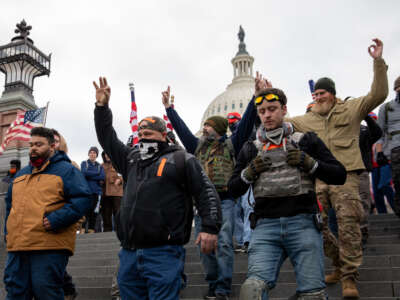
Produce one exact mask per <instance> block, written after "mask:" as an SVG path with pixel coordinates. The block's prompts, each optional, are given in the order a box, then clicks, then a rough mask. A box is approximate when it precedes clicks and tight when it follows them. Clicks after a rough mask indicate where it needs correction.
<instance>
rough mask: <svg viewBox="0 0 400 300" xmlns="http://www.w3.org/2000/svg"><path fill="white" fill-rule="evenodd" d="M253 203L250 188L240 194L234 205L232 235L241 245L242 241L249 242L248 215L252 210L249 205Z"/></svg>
mask: <svg viewBox="0 0 400 300" xmlns="http://www.w3.org/2000/svg"><path fill="white" fill-rule="evenodd" d="M249 202H250V203H254V196H253V192H252V190H251V188H249V189H248V190H247V192H246V193H245V194H244V195H243V196H241V197H240V198H239V199H238V201H237V203H236V205H235V231H234V237H235V240H236V243H237V244H238V245H240V246H242V245H243V244H244V243H248V242H250V238H251V231H252V230H251V228H250V220H249V216H250V214H251V213H252V212H253V207H251V206H250V205H249Z"/></svg>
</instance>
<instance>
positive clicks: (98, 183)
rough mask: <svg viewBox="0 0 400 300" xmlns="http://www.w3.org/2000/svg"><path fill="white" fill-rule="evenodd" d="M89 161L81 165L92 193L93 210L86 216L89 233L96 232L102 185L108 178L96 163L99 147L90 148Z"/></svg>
mask: <svg viewBox="0 0 400 300" xmlns="http://www.w3.org/2000/svg"><path fill="white" fill-rule="evenodd" d="M88 155H89V159H88V160H85V161H83V162H82V163H81V172H82V174H83V176H85V178H86V180H87V182H88V184H89V187H90V190H91V191H92V201H91V204H92V206H91V208H90V211H89V212H88V214H87V216H86V228H87V233H94V232H95V225H96V218H97V214H98V213H99V205H100V201H99V199H100V196H101V194H102V191H103V189H102V185H103V183H104V179H105V178H106V176H105V173H104V169H103V167H102V166H101V165H100V164H99V163H98V162H97V161H96V159H97V156H99V149H97V147H94V146H93V147H90V149H89V152H88Z"/></svg>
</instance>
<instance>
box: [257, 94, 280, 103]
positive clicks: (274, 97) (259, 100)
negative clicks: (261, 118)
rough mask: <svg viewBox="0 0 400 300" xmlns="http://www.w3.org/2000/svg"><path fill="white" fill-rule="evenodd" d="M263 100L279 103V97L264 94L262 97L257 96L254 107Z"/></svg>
mask: <svg viewBox="0 0 400 300" xmlns="http://www.w3.org/2000/svg"><path fill="white" fill-rule="evenodd" d="M264 100H267V101H275V100H277V101H279V97H278V96H277V95H275V94H266V95H262V96H258V97H257V98H256V99H255V100H254V104H255V105H259V104H261V103H262V102H263V101H264Z"/></svg>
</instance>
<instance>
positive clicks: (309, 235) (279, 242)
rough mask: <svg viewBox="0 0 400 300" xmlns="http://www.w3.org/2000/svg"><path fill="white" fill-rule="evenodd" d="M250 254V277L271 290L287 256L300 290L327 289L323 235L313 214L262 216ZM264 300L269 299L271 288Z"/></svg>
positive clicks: (254, 234) (254, 231)
mask: <svg viewBox="0 0 400 300" xmlns="http://www.w3.org/2000/svg"><path fill="white" fill-rule="evenodd" d="M248 255H249V261H248V273H247V278H257V279H259V280H262V281H264V282H265V283H266V285H267V287H268V290H270V289H272V288H274V287H275V285H276V281H277V278H278V275H279V271H280V268H281V266H282V264H283V262H284V261H285V260H286V258H287V257H289V258H290V261H291V263H292V265H293V267H294V271H295V274H296V282H297V290H296V292H297V293H307V292H316V291H319V290H322V289H324V288H325V281H324V250H323V241H322V234H321V233H320V232H319V231H318V230H317V228H316V227H315V225H314V221H313V216H312V215H311V214H299V215H297V216H293V217H286V218H273V219H272V218H263V219H259V220H258V221H257V225H256V228H255V229H254V230H253V234H252V237H251V242H250V246H249V254H248ZM263 299H265V300H267V299H268V291H266V292H265V294H264V295H263Z"/></svg>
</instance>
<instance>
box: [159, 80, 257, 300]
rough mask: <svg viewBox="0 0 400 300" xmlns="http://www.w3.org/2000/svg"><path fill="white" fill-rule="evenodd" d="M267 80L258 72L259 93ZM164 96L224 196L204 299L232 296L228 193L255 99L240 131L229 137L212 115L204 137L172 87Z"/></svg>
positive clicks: (205, 258) (206, 263) (207, 262)
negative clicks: (175, 102)
mask: <svg viewBox="0 0 400 300" xmlns="http://www.w3.org/2000/svg"><path fill="white" fill-rule="evenodd" d="M263 82H264V81H262V77H261V75H258V73H257V78H256V86H255V90H256V93H258V91H259V90H260V89H261V86H262V84H263ZM162 95H163V98H162V102H163V104H164V107H165V109H166V112H167V116H168V118H169V120H170V121H171V124H172V126H173V127H174V129H175V131H176V133H177V134H178V136H179V138H180V140H181V141H182V143H183V145H184V146H185V148H186V150H187V151H188V152H189V153H192V154H194V155H195V156H196V158H197V159H198V160H199V161H200V164H201V165H202V167H203V169H204V171H205V173H206V174H207V176H208V177H209V178H210V180H211V182H212V183H213V184H214V186H215V188H216V190H217V192H218V194H219V197H220V199H221V208H222V227H221V230H220V232H219V235H218V250H217V252H216V254H208V255H202V254H201V261H202V264H203V267H204V269H205V272H206V281H207V282H208V285H209V286H208V292H207V294H206V295H205V297H204V298H205V299H228V296H229V295H230V294H231V289H232V272H233V257H234V253H233V229H234V207H235V203H234V198H233V197H232V195H230V193H229V192H228V186H227V184H228V181H229V178H230V176H231V175H232V173H233V170H234V167H235V160H236V155H237V154H238V153H239V152H240V149H241V148H242V146H243V144H244V143H245V142H246V141H247V140H248V139H249V137H250V135H251V133H252V131H253V126H254V120H255V118H256V109H255V106H254V100H253V99H252V100H251V101H250V102H249V104H248V106H247V108H246V111H245V113H244V114H243V118H242V120H241V121H240V123H239V125H238V128H237V130H236V131H235V132H233V133H232V135H231V136H230V137H229V138H228V137H227V135H226V132H227V128H228V120H227V119H226V118H223V117H221V116H212V117H210V118H208V119H207V120H206V121H205V122H204V127H203V135H202V137H201V138H197V137H196V136H194V135H193V134H192V132H191V131H190V130H189V128H188V127H187V126H186V124H185V123H184V121H183V120H182V119H181V118H180V117H179V115H178V113H177V112H176V111H175V109H174V108H173V107H172V106H171V104H170V102H169V99H170V87H168V89H167V90H166V91H165V92H163V93H162ZM195 222H196V228H200V220H199V218H197V217H196V216H195Z"/></svg>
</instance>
